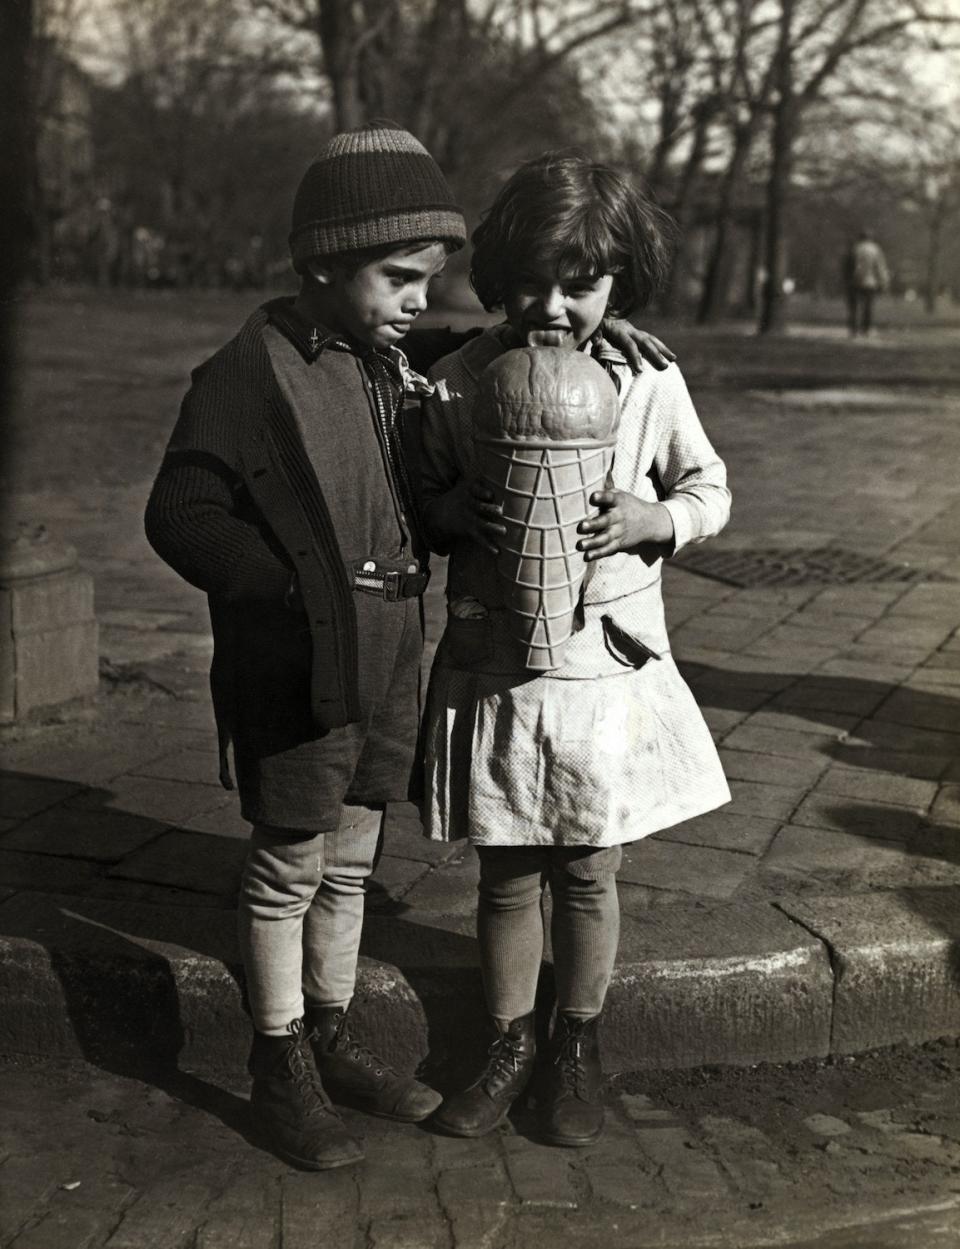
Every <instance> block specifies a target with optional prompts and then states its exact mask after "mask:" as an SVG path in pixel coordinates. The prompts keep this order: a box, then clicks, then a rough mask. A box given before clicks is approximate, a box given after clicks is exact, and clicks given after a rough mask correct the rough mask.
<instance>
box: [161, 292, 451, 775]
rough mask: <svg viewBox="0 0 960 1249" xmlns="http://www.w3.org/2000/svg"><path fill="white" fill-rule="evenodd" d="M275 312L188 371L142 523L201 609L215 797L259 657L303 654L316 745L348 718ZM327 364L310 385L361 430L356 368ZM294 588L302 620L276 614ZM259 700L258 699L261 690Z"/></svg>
mask: <svg viewBox="0 0 960 1249" xmlns="http://www.w3.org/2000/svg"><path fill="white" fill-rule="evenodd" d="M289 303H290V301H289V300H283V301H274V302H272V303H269V304H266V305H264V306H263V307H261V308H259V309H258V310H257V311H256V312H255V313H254V314H253V315H252V316H251V317H250V319H249V320H248V321H247V322H246V324H245V325H244V326H243V328H242V329H241V330H240V332H239V333H238V334H237V335H236V337H234V338H233V339H231V341H230V342H228V343H227V344H226V345H225V346H224V347H222V348H221V349H220V350H219V351H218V352H216V354H215V355H214V356H212V357H211V358H210V359H209V360H208V361H206V362H205V363H204V364H202V365H200V367H199V368H197V369H196V370H195V371H194V373H193V375H192V379H191V381H192V385H191V388H190V390H189V391H188V393H187V395H186V397H185V399H184V401H183V405H182V407H181V411H180V417H179V420H178V421H177V424H176V427H175V428H174V431H173V434H172V436H171V438H170V442H169V445H168V447H167V451H166V454H165V456H164V459H163V463H162V465H161V467H160V471H159V473H158V476H157V479H156V482H155V483H154V487H153V491H152V493H151V496H150V500H149V502H148V504H147V510H146V517H145V525H146V532H147V537H148V539H149V541H150V543H151V545H152V546H153V548H154V550H155V551H156V552H157V553H158V555H160V557H161V558H162V559H164V560H165V561H166V562H167V563H168V564H169V565H170V566H171V567H172V568H174V569H175V570H176V571H177V572H178V573H179V574H180V575H181V576H182V577H184V578H185V580H187V581H189V582H190V583H191V584H193V585H195V586H197V587H199V588H200V589H201V590H204V591H205V592H206V593H207V595H208V597H209V604H210V616H211V624H212V628H213V636H214V658H213V664H212V667H211V673H210V678H211V690H212V694H213V702H214V709H215V713H216V719H217V727H218V732H219V735H220V742H221V776H222V778H223V780H224V783H225V784H228V783H229V774H228V773H227V771H226V767H225V759H226V743H227V741H228V740H229V739H230V738H231V737H232V736H233V733H234V729H235V725H236V712H237V709H238V698H240V699H242V698H244V697H245V696H247V697H248V698H252V697H253V693H252V691H246V690H245V689H242V688H241V689H238V685H241V686H242V685H243V684H244V683H245V680H246V679H247V678H248V677H249V678H252V679H255V678H256V677H257V676H258V675H259V674H258V668H262V667H263V657H264V656H265V655H268V654H269V651H270V650H271V649H274V650H282V649H283V648H284V647H286V648H287V650H289V651H294V650H295V651H298V652H300V653H302V652H303V649H304V645H305V644H306V645H308V646H309V652H310V654H309V660H307V656H306V655H304V656H303V658H304V662H305V665H306V663H307V662H308V664H309V674H310V676H309V680H310V707H311V711H312V716H313V720H314V724H315V727H316V731H317V736H318V737H319V736H321V735H322V734H324V733H325V732H327V731H329V730H330V729H335V728H338V727H342V726H344V725H347V724H350V723H353V722H355V721H357V720H359V719H360V716H361V709H360V701H359V694H358V682H357V622H356V612H355V610H354V605H353V594H354V591H353V589H352V586H351V584H350V582H349V580H348V577H347V571H346V568H345V566H344V561H343V559H342V556H341V552H340V548H339V545H338V543H337V537H336V534H335V532H334V527H333V524H332V522H331V519H330V514H329V512H328V510H327V506H326V503H325V501H324V498H323V495H322V493H321V491H320V488H319V486H318V483H317V479H316V476H315V474H314V472H313V470H312V468H311V466H310V463H309V460H308V458H307V454H306V451H305V449H304V445H303V441H302V438H301V436H300V433H299V430H298V428H297V425H296V421H295V419H294V416H293V413H292V412H291V411H290V408H289V406H288V404H287V402H286V400H285V399H284V397H283V394H282V392H281V390H280V387H279V385H278V383H277V380H276V377H275V376H274V373H273V369H272V367H271V364H270V357H269V353H268V351H267V348H266V345H265V343H264V340H263V334H262V331H263V327H264V326H265V325H266V323H267V321H268V320H269V319H270V316H271V311H272V310H273V309H275V308H279V307H280V305H281V304H282V305H285V306H289ZM458 341H460V340H459V336H453V335H451V336H449V337H447V336H442V335H441V336H438V338H437V339H436V341H435V342H429V343H424V344H423V346H424V348H425V357H424V358H423V359H421V360H418V363H424V364H425V363H426V362H427V360H429V359H430V358H436V356H437V355H439V354H442V349H443V348H448V349H450V346H451V343H452V344H453V345H454V346H455V345H456V344H457V342H458ZM327 355H328V357H329V359H328V360H325V361H324V362H323V363H324V368H323V370H322V373H319V374H318V381H319V380H320V378H321V377H322V379H323V383H324V385H325V386H326V387H327V394H328V396H329V401H330V403H331V404H341V405H344V406H346V407H348V408H349V407H355V408H357V410H358V412H360V411H362V412H363V414H364V416H366V414H367V412H368V410H369V400H368V399H367V395H366V392H365V390H364V387H363V386H362V384H361V379H360V377H359V375H358V365H357V360H356V357H354V356H352V355H350V354H349V353H346V352H339V351H333V350H331V351H329V352H328V353H327ZM345 467H346V466H345ZM417 553H418V554H419V555H420V556H421V558H424V557H425V555H426V552H425V551H418V552H417ZM294 574H295V575H296V585H297V589H298V591H299V598H300V600H302V606H301V605H300V603H297V602H296V596H294V602H293V604H292V605H288V604H289V603H290V597H291V595H290V591H291V586H292V584H293V580H294ZM304 613H305V614H304ZM307 630H308V631H309V641H308V640H307V638H306V636H305V634H306V632H307ZM282 661H283V656H282V655H281V656H277V662H282ZM270 662H273V660H271V659H268V660H267V663H270ZM259 696H260V697H262V698H269V696H270V689H269V686H267V685H264V687H263V688H262V689H260V691H259Z"/></svg>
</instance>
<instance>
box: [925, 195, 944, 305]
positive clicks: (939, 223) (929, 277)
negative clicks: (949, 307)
mask: <svg viewBox="0 0 960 1249" xmlns="http://www.w3.org/2000/svg"><path fill="white" fill-rule="evenodd" d="M943 216H944V214H943V205H942V203H940V202H939V201H938V202H937V203H935V204H934V205H933V213H932V214H931V217H930V234H929V236H928V238H927V266H926V268H927V272H926V281H925V284H924V292H923V302H924V307H925V308H926V310H927V312H928V313H929V314H930V315H931V316H933V314H934V313H935V312H936V310H937V292H938V290H939V288H940V241H941V237H942V233H943Z"/></svg>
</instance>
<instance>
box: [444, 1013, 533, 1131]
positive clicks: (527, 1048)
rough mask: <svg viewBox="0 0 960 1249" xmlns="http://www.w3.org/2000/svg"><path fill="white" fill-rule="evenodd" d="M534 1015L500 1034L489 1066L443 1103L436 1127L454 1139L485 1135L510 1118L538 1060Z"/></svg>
mask: <svg viewBox="0 0 960 1249" xmlns="http://www.w3.org/2000/svg"><path fill="white" fill-rule="evenodd" d="M536 1051H537V1047H536V1039H535V1033H534V1014H533V1011H531V1012H530V1014H529V1015H522V1016H521V1017H520V1018H519V1019H514V1020H513V1021H512V1023H511V1024H510V1025H509V1027H508V1028H507V1029H506V1031H505V1032H500V1034H499V1035H498V1037H497V1039H496V1040H495V1041H494V1043H493V1045H491V1046H490V1054H489V1057H488V1058H487V1063H486V1066H485V1067H484V1069H483V1071H481V1073H480V1075H479V1076H478V1077H477V1079H476V1080H474V1082H473V1083H472V1084H471V1085H469V1086H468V1087H467V1088H465V1089H463V1090H462V1092H460V1093H455V1094H454V1095H453V1097H450V1098H448V1099H447V1101H445V1102H444V1103H443V1106H442V1108H441V1109H440V1110H439V1111H438V1112H437V1114H436V1115H435V1116H434V1120H433V1122H434V1124H435V1125H436V1126H437V1127H438V1128H439V1129H440V1130H441V1131H442V1132H448V1133H449V1134H450V1135H451V1136H469V1137H473V1136H485V1135H486V1134H487V1132H491V1131H492V1130H493V1129H494V1128H495V1127H497V1125H498V1124H500V1123H502V1122H503V1121H504V1119H505V1118H506V1117H507V1111H508V1110H509V1109H510V1107H511V1106H512V1105H513V1103H514V1102H515V1101H516V1099H517V1098H518V1097H519V1096H520V1094H521V1093H522V1092H523V1091H524V1089H525V1088H526V1087H527V1085H528V1084H529V1082H530V1077H531V1075H532V1074H533V1068H534V1062H535V1059H536Z"/></svg>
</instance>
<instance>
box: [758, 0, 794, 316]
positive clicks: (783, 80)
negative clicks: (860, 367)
mask: <svg viewBox="0 0 960 1249" xmlns="http://www.w3.org/2000/svg"><path fill="white" fill-rule="evenodd" d="M793 3H794V0H781V9H780V43H779V53H778V66H777V102H776V105H775V107H774V113H773V130H772V133H771V153H770V175H769V178H768V180H767V240H766V254H765V260H766V266H765V267H766V271H767V280H766V283H765V284H764V288H763V293H762V296H761V300H760V323H759V325H758V327H757V328H758V331H759V333H761V334H777V333H781V332H782V331H783V330H784V329H785V328H786V322H787V315H786V304H785V301H784V293H783V279H784V276H785V273H784V255H785V251H786V248H785V239H784V219H785V217H786V212H787V205H788V203H789V199H790V183H791V180H792V176H793V147H794V142H795V140H796V135H797V113H798V105H797V99H796V96H795V94H794V88H793V48H792V26H793Z"/></svg>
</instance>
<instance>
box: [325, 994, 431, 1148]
mask: <svg viewBox="0 0 960 1249" xmlns="http://www.w3.org/2000/svg"><path fill="white" fill-rule="evenodd" d="M305 1022H306V1026H307V1033H308V1036H309V1038H310V1045H311V1047H312V1049H313V1056H314V1061H315V1062H316V1064H317V1070H318V1071H319V1072H320V1075H321V1078H322V1079H323V1083H324V1086H325V1087H326V1089H327V1092H328V1093H329V1094H330V1096H331V1097H332V1098H333V1100H334V1101H335V1102H338V1103H339V1104H340V1105H343V1106H353V1107H355V1108H356V1109H357V1110H364V1111H366V1113H367V1114H369V1115H377V1116H378V1117H379V1118H381V1119H393V1120H394V1121H395V1122H397V1123H419V1122H420V1121H421V1120H422V1119H426V1117H427V1116H428V1115H431V1114H433V1112H434V1111H435V1110H436V1108H437V1107H438V1106H439V1105H440V1102H441V1101H442V1100H443V1099H442V1098H441V1096H440V1094H439V1093H438V1092H437V1091H436V1090H435V1089H432V1088H430V1087H428V1086H427V1085H426V1084H421V1083H420V1081H419V1080H417V1079H415V1078H414V1077H413V1076H409V1075H402V1074H401V1073H400V1072H398V1071H395V1070H394V1069H393V1067H391V1066H390V1064H389V1063H387V1062H386V1061H385V1060H384V1059H382V1058H380V1057H379V1056H378V1055H376V1054H374V1053H373V1051H372V1050H369V1049H367V1047H366V1046H365V1045H361V1044H360V1042H359V1041H357V1040H355V1039H354V1038H353V1037H352V1036H351V1035H350V1030H349V1027H348V1024H347V1012H346V1010H345V1009H344V1008H343V1007H342V1006H308V1007H307V1010H306V1015H305Z"/></svg>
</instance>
